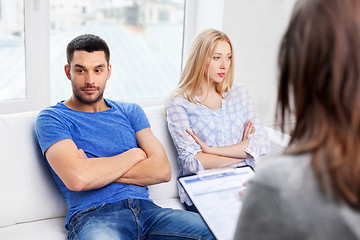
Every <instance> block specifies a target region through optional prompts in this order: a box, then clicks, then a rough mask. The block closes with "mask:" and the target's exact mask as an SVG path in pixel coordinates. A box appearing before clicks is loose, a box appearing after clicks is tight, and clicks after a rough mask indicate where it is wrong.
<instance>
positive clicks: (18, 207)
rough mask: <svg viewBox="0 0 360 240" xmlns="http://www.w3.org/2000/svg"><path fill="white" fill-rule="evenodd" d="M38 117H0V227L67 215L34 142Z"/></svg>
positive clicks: (22, 115)
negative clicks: (35, 124)
mask: <svg viewBox="0 0 360 240" xmlns="http://www.w3.org/2000/svg"><path fill="white" fill-rule="evenodd" d="M37 114H38V112H26V113H18V114H6V115H4V114H1V115H0V146H1V150H0V161H1V168H0V189H1V191H2V193H1V198H0V199H1V200H0V202H1V204H0V213H1V214H0V227H1V226H6V225H12V224H15V223H19V222H27V221H33V220H37V219H44V218H52V217H58V216H65V215H66V212H67V208H66V204H65V201H64V199H63V197H62V195H61V194H60V192H59V190H58V188H57V186H56V184H55V182H54V181H53V179H52V177H51V175H50V172H49V170H48V168H47V164H46V162H45V160H44V159H43V157H42V155H41V151H40V149H39V147H38V144H37V141H36V139H35V134H34V122H35V119H36V116H37Z"/></svg>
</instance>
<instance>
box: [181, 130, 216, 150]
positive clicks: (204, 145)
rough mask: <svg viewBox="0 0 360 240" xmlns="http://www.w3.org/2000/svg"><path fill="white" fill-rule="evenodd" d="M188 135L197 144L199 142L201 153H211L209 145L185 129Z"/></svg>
mask: <svg viewBox="0 0 360 240" xmlns="http://www.w3.org/2000/svg"><path fill="white" fill-rule="evenodd" d="M185 131H186V132H187V133H188V134H190V136H191V137H192V138H193V139H194V140H195V142H196V143H197V144H199V146H200V148H201V150H202V152H203V153H211V147H209V146H207V145H206V144H205V143H204V142H203V141H201V140H200V139H199V138H198V137H197V136H196V135H195V134H194V133H193V132H192V131H191V130H189V129H186V130H185Z"/></svg>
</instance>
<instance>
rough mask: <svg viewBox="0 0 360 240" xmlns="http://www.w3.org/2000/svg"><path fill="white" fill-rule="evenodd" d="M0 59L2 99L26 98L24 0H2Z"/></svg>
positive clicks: (0, 1) (0, 90) (0, 5)
mask: <svg viewBox="0 0 360 240" xmlns="http://www.w3.org/2000/svg"><path fill="white" fill-rule="evenodd" d="M0 61H1V64H0V72H1V78H0V79H1V80H0V101H5V100H15V99H25V98H26V81H25V42H24V1H23V0H15V1H14V0H0Z"/></svg>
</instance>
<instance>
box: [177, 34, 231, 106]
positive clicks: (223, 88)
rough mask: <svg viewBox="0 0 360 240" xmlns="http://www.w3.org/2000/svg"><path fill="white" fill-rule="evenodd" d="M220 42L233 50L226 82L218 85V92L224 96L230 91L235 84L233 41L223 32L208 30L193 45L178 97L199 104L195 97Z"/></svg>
mask: <svg viewBox="0 0 360 240" xmlns="http://www.w3.org/2000/svg"><path fill="white" fill-rule="evenodd" d="M218 41H225V42H227V43H229V45H230V49H231V63H230V67H229V71H228V73H227V74H226V76H225V78H224V80H223V81H222V82H221V83H217V84H216V91H217V92H218V93H219V94H220V95H221V96H222V94H223V93H224V92H228V91H229V90H230V88H231V86H232V84H233V82H234V67H233V66H234V53H233V47H232V44H231V41H230V39H229V38H228V36H227V35H226V34H225V33H223V32H221V31H218V30H215V29H206V30H204V31H202V32H201V33H200V34H199V35H198V36H197V37H196V38H195V40H194V42H193V43H192V45H191V49H190V54H189V57H188V60H187V62H186V65H185V68H184V71H183V72H182V74H181V78H180V81H179V83H178V86H177V89H176V95H182V96H183V97H184V98H185V99H187V100H188V101H189V102H193V103H196V102H197V101H196V100H195V95H196V93H197V92H198V90H199V88H200V85H201V82H202V81H203V79H204V76H205V71H206V70H207V69H206V63H207V61H208V59H209V58H210V57H211V54H212V53H213V50H214V49H215V46H216V44H217V42H218ZM208 81H209V79H208Z"/></svg>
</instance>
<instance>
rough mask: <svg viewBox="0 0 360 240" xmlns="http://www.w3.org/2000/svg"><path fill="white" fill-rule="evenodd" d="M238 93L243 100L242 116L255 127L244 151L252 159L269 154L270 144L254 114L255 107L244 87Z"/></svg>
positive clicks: (257, 117) (262, 126) (258, 119)
mask: <svg viewBox="0 0 360 240" xmlns="http://www.w3.org/2000/svg"><path fill="white" fill-rule="evenodd" d="M240 91H241V94H242V95H243V96H242V98H243V100H244V101H243V102H244V105H243V108H244V111H245V112H244V115H245V116H246V118H247V119H248V120H251V121H252V122H253V123H254V125H255V133H254V134H253V135H251V136H250V143H249V146H248V147H247V149H246V150H245V151H246V152H247V153H248V154H250V155H251V156H253V158H254V159H257V158H258V157H260V156H261V155H264V154H267V153H269V152H270V142H269V139H268V135H267V132H266V130H265V127H264V125H263V123H262V122H261V120H260V118H259V116H258V115H257V114H256V111H255V106H254V103H253V100H252V98H251V96H250V94H249V92H248V90H247V89H246V88H245V87H242V88H241V89H240Z"/></svg>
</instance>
